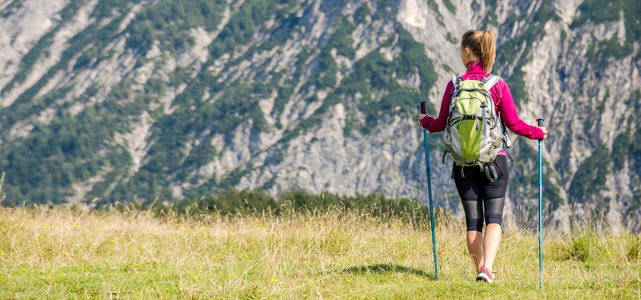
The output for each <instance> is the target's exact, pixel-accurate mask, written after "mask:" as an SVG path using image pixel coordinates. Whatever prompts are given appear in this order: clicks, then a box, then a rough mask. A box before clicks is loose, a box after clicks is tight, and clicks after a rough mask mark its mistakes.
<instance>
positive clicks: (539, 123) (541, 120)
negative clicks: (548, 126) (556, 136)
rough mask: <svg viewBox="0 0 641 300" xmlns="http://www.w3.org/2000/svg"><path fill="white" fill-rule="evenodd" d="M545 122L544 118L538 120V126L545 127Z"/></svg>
mask: <svg viewBox="0 0 641 300" xmlns="http://www.w3.org/2000/svg"><path fill="white" fill-rule="evenodd" d="M543 121H545V119H543V118H538V119H536V126H539V127H541V126H543Z"/></svg>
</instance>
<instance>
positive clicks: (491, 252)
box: [418, 30, 547, 283]
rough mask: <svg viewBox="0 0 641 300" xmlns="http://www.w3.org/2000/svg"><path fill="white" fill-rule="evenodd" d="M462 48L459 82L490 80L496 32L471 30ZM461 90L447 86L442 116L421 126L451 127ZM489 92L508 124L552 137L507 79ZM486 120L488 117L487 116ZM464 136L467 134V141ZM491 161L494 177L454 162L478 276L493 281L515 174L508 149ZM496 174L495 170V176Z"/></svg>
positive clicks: (527, 134)
mask: <svg viewBox="0 0 641 300" xmlns="http://www.w3.org/2000/svg"><path fill="white" fill-rule="evenodd" d="M459 50H460V53H461V60H462V62H463V65H465V67H466V68H467V71H466V72H465V74H463V75H461V76H460V77H457V79H456V80H455V81H456V82H457V83H459V82H460V81H465V80H468V79H470V80H478V81H483V82H485V81H486V80H488V77H490V76H491V75H490V72H491V71H492V65H493V64H494V57H495V37H494V34H493V33H492V32H490V31H489V30H485V31H479V30H469V31H467V32H465V34H463V38H462V40H461V45H460V49H459ZM497 79H498V77H497ZM453 81H454V80H453ZM483 82H482V83H483ZM459 90H460V89H459V86H455V83H453V82H452V81H450V82H449V83H448V85H447V87H446V88H445V93H444V94H443V101H442V102H441V110H440V112H439V115H438V117H437V118H433V117H432V116H430V115H424V114H419V116H418V120H419V122H420V124H421V126H422V127H423V128H425V129H427V130H428V131H429V132H440V131H443V130H445V129H446V125H447V123H448V121H449V120H448V116H449V113H450V100H451V99H452V98H453V95H455V94H458V93H459ZM489 91H490V96H491V98H492V101H493V103H494V107H495V110H496V113H497V114H498V115H499V116H500V119H502V121H503V122H504V124H505V125H506V126H507V128H509V129H510V130H511V131H513V132H514V133H516V134H518V135H520V136H524V137H527V138H530V139H538V140H544V139H545V138H546V136H547V130H546V129H545V128H544V127H538V126H531V125H528V124H526V123H525V122H523V121H522V120H521V119H520V118H519V115H518V113H517V111H516V107H515V105H514V99H512V94H511V93H510V88H509V87H508V85H507V84H506V83H505V81H503V80H501V79H499V80H498V81H495V82H494V85H493V86H491V88H489ZM463 119H465V118H461V120H463ZM476 119H477V118H472V120H473V121H475V122H477V125H475V126H476V128H477V129H476V131H479V125H478V121H477V120H476ZM483 120H484V121H485V114H484V115H483ZM459 122H460V121H459ZM472 124H474V123H472ZM472 126H474V125H472ZM483 127H485V126H483ZM463 138H464V137H461V139H463ZM497 151H498V150H497ZM488 165H492V166H493V167H491V169H493V170H494V171H493V172H494V173H495V175H494V176H491V175H488V172H487V171H485V172H484V171H483V167H482V168H479V166H476V165H471V166H459V165H457V163H454V164H453V166H452V178H453V179H454V183H455V184H456V189H457V190H458V193H459V196H460V197H461V201H462V203H463V209H464V211H465V223H466V225H467V248H468V250H469V252H470V255H471V256H472V259H473V261H474V266H475V267H476V271H477V273H478V275H477V277H476V280H477V281H485V282H489V283H491V282H493V281H494V279H495V275H494V272H492V267H493V264H494V259H495V257H496V253H497V251H498V248H499V242H500V241H501V226H502V222H503V205H504V202H505V193H506V190H507V184H508V177H509V175H508V167H507V158H506V154H505V151H500V152H498V154H497V155H496V158H495V159H494V160H493V161H492V162H491V163H489V164H488ZM488 165H486V166H488ZM486 170H487V169H486ZM491 173H492V172H489V174H491ZM484 221H485V223H486V224H487V226H486V229H485V235H483V233H482V232H483V222H484Z"/></svg>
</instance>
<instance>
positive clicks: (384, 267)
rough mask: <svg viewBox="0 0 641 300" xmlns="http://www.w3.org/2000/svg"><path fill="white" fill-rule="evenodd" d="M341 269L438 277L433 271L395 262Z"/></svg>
mask: <svg viewBox="0 0 641 300" xmlns="http://www.w3.org/2000/svg"><path fill="white" fill-rule="evenodd" d="M340 271H342V272H346V273H353V274H371V273H375V274H386V273H408V274H414V275H416V276H421V277H425V278H427V279H429V280H435V279H436V276H434V274H432V273H426V272H425V271H423V270H419V269H413V268H408V267H405V266H401V265H394V264H376V265H369V266H355V267H349V268H345V269H341V270H340Z"/></svg>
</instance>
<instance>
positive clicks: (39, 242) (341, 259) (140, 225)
mask: <svg viewBox="0 0 641 300" xmlns="http://www.w3.org/2000/svg"><path fill="white" fill-rule="evenodd" d="M283 210H285V211H287V206H283ZM385 220H386V221H385ZM436 233H437V245H438V255H439V280H438V281H435V280H434V268H433V267H434V266H433V256H432V250H431V248H432V244H431V235H430V232H429V224H424V223H418V224H415V223H412V222H411V221H410V220H407V219H406V218H379V217H372V216H371V215H369V214H367V213H363V212H358V211H355V210H343V209H338V208H336V209H332V210H329V212H327V213H324V214H316V213H313V212H309V211H306V212H302V213H301V212H295V211H289V212H285V213H282V214H281V215H280V216H278V217H276V216H270V215H269V214H256V215H253V216H237V217H229V216H221V215H218V214H204V215H196V216H190V217H187V216H185V215H178V214H172V213H168V214H167V215H165V216H161V217H158V216H154V215H153V213H151V212H149V211H128V210H126V209H124V210H123V211H122V212H118V211H110V212H104V211H84V210H78V209H76V210H75V211H74V210H73V209H71V208H69V207H63V206H58V207H54V208H43V207H36V208H0V298H2V299H10V298H12V299H17V298H40V297H44V295H46V297H48V298H110V297H113V298H124V299H129V298H141V299H157V298H161V299H174V298H180V299H185V298H189V299H200V298H207V299H209V298H214V299H218V298H220V299H230V298H231V299H238V298H240V299H262V298H285V299H304V298H330V299H332V298H362V299H376V298H379V299H390V298H399V299H426V298H432V297H438V298H446V299H451V298H490V297H491V298H503V299H505V298H509V299H512V298H537V299H538V298H544V297H548V298H572V299H574V298H594V299H601V298H606V299H610V298H627V299H638V298H639V297H640V293H641V285H640V283H639V282H640V273H641V255H640V254H639V251H640V249H641V237H640V236H638V235H632V234H630V235H626V234H624V235H613V234H609V233H603V232H596V231H594V230H591V231H587V230H586V231H575V232H573V233H572V234H567V235H562V234H554V235H553V234H551V233H549V234H546V235H545V237H544V243H543V251H544V261H543V263H544V275H545V277H544V280H543V286H544V289H543V291H539V290H538V279H539V272H538V254H537V249H538V242H537V236H536V233H533V232H525V231H521V230H507V231H506V232H505V233H504V236H503V241H502V243H501V248H500V250H499V254H498V257H497V260H496V264H495V266H494V269H495V270H496V271H497V273H498V274H497V276H498V280H497V282H496V284H493V285H489V284H484V283H477V282H475V281H474V278H475V275H476V274H475V272H474V270H473V266H472V262H471V259H470V258H469V256H468V254H467V250H466V248H465V235H464V234H465V227H464V226H463V225H462V224H461V223H459V222H457V221H455V220H454V219H453V218H452V217H451V216H448V215H441V216H440V217H438V219H437V231H436Z"/></svg>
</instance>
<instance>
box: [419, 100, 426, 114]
mask: <svg viewBox="0 0 641 300" xmlns="http://www.w3.org/2000/svg"><path fill="white" fill-rule="evenodd" d="M419 103H420V104H421V113H422V114H424V115H426V114H427V109H426V108H425V100H421V102H419Z"/></svg>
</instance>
